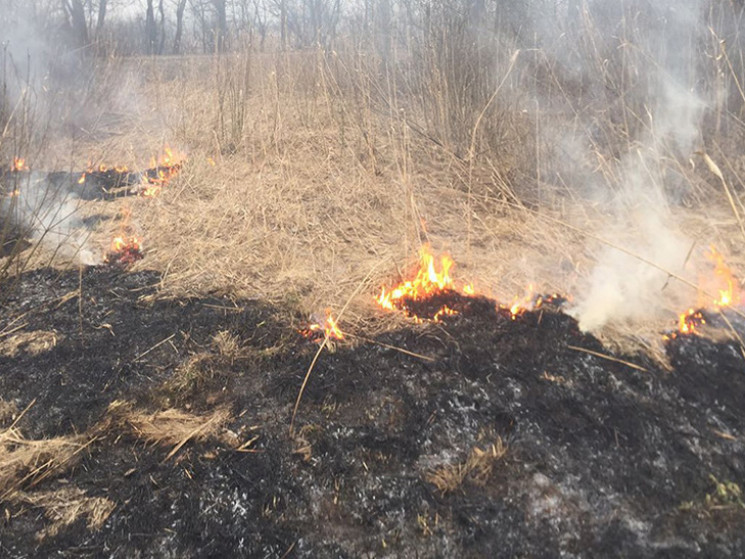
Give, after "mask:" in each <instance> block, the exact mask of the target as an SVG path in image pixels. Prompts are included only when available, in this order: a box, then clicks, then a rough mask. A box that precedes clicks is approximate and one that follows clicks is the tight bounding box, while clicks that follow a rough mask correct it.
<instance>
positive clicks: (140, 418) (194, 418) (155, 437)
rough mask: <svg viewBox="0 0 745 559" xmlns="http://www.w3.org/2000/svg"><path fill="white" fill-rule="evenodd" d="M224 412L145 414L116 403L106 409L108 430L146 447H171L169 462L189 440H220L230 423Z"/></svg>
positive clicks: (227, 414) (170, 410)
mask: <svg viewBox="0 0 745 559" xmlns="http://www.w3.org/2000/svg"><path fill="white" fill-rule="evenodd" d="M230 418H231V415H230V411H229V410H228V409H227V408H223V407H221V408H217V409H215V410H214V411H213V412H211V413H208V414H204V415H195V414H191V413H187V412H184V411H181V410H178V409H168V410H165V411H156V412H153V413H148V412H145V411H143V410H138V409H136V408H135V407H134V406H133V405H132V404H131V403H129V402H123V401H119V400H117V401H115V402H112V403H111V404H110V405H109V409H108V424H107V426H106V428H107V429H116V428H119V429H124V430H127V431H130V432H131V433H132V434H133V435H135V436H136V437H138V438H141V439H143V440H145V441H147V442H149V443H152V444H156V445H159V446H172V445H173V446H174V448H173V449H172V451H171V453H170V454H169V455H168V456H167V457H166V459H168V458H170V456H172V455H173V454H175V452H177V451H178V449H180V448H181V447H182V446H183V445H184V444H186V443H187V442H188V441H190V440H195V441H205V440H208V439H221V438H222V434H223V433H222V432H223V428H224V426H225V424H226V423H227V422H228V421H229V420H230Z"/></svg>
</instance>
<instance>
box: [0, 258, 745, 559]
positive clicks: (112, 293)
mask: <svg viewBox="0 0 745 559" xmlns="http://www.w3.org/2000/svg"><path fill="white" fill-rule="evenodd" d="M159 281H160V277H159V275H158V274H157V273H155V272H148V271H142V272H136V273H126V272H124V271H122V270H118V269H114V268H88V269H86V270H84V271H83V272H82V275H79V274H78V273H77V272H59V271H54V270H37V271H33V272H29V273H25V274H23V275H22V276H20V278H19V279H18V280H17V284H16V285H14V286H13V287H14V289H12V290H11V291H8V290H7V289H6V288H9V287H10V286H3V287H4V289H3V292H4V293H5V295H4V297H5V300H4V303H3V305H2V308H1V310H0V331H2V332H5V334H4V335H3V336H2V338H0V397H1V398H2V400H3V402H4V403H5V404H4V405H5V406H6V408H8V406H12V407H13V408H14V409H15V410H16V411H15V412H14V413H5V414H2V413H0V421H2V422H3V423H2V424H0V427H2V429H6V430H7V429H8V428H9V427H10V426H11V425H13V428H14V429H17V430H18V431H20V432H22V433H23V436H24V437H25V438H26V440H29V441H30V440H42V439H43V440H53V439H54V438H56V437H65V436H69V437H78V440H83V441H85V445H84V447H83V448H82V449H81V451H80V452H77V453H76V454H75V459H74V460H71V461H70V462H69V463H66V464H62V465H61V466H60V467H58V468H56V469H48V470H47V475H43V476H41V475H36V474H34V471H33V470H31V471H30V472H28V473H27V475H26V476H25V477H24V476H22V477H21V478H20V479H19V480H17V481H14V482H12V484H11V487H12V490H13V491H12V492H6V493H5V494H4V495H3V502H2V504H1V505H0V508H2V509H3V511H2V512H3V515H2V519H1V520H0V522H1V523H2V524H1V526H2V529H1V530H0V555H2V556H3V557H12V558H15V557H49V556H52V555H54V556H59V557H122V558H123V557H558V556H566V557H676V558H677V557H694V556H695V557H699V556H705V557H742V556H745V536H743V531H742V525H743V521H744V520H745V509H744V508H743V502H742V497H741V495H739V493H738V491H739V488H740V487H741V486H742V484H743V483H745V453H744V452H743V451H744V447H743V431H744V428H745V425H744V423H745V417H744V415H743V411H742V402H743V401H745V373H744V370H745V367H743V357H742V355H741V353H740V349H739V346H738V345H737V344H736V343H733V342H714V341H711V340H707V339H704V338H698V337H689V336H681V337H678V338H676V339H673V340H671V341H670V342H668V346H667V351H668V354H669V357H670V361H671V363H672V370H669V371H667V370H662V369H660V368H659V367H657V366H656V365H655V364H654V363H652V362H650V361H649V360H647V359H646V358H645V357H643V356H616V357H621V358H622V359H624V360H627V361H630V362H634V363H636V364H637V365H638V366H640V367H643V368H644V369H646V371H641V370H637V369H634V368H632V367H629V366H628V365H626V364H622V363H617V362H613V361H609V360H607V359H604V358H601V357H598V356H594V355H591V354H588V353H587V352H585V351H581V350H579V349H577V348H582V349H585V350H590V351H595V352H599V353H603V354H606V355H610V352H609V350H607V349H605V348H603V347H602V345H601V344H600V343H599V342H598V341H597V340H596V339H595V338H593V337H591V336H588V335H584V334H582V333H581V332H580V331H579V330H578V328H577V324H576V322H575V321H574V319H572V318H570V317H568V316H566V315H565V314H563V313H561V312H560V311H558V310H555V309H551V308H545V309H542V310H540V311H536V312H527V313H525V314H523V315H520V316H518V317H517V319H515V320H512V319H511V318H510V316H509V313H502V312H498V311H497V310H495V307H494V304H493V303H492V302H489V301H487V300H476V302H475V303H473V304H471V305H470V306H469V309H468V312H467V313H464V314H463V315H460V316H456V317H449V318H447V320H446V321H445V322H443V323H440V324H427V325H414V324H412V325H411V327H407V328H403V329H401V330H398V331H393V332H388V333H385V334H382V335H379V336H377V337H376V338H375V339H374V340H373V341H370V342H362V341H360V340H359V339H357V341H353V342H339V343H336V344H335V345H334V347H333V348H332V349H333V351H331V352H329V351H324V352H323V353H322V354H321V356H320V358H319V360H318V362H317V364H316V366H315V368H314V370H313V372H312V375H311V378H310V381H309V384H308V387H307V389H306V391H305V395H304V398H303V401H302V404H301V407H300V411H299V414H298V416H297V420H296V425H295V430H294V433H293V434H290V433H289V431H288V426H289V421H290V416H291V412H292V407H293V404H294V400H295V397H296V395H297V392H298V389H299V387H300V385H301V383H302V380H303V376H304V375H305V372H306V371H307V369H308V366H309V365H310V362H311V361H312V359H313V356H314V354H315V352H316V350H317V347H318V346H317V345H316V344H314V343H312V342H309V341H307V340H305V339H304V338H303V337H302V336H301V335H299V334H298V332H297V330H298V328H299V327H301V326H302V320H301V317H300V316H299V315H298V314H297V313H296V312H294V311H293V310H292V309H288V308H279V307H273V306H269V305H267V304H264V303H262V302H259V301H235V300H231V299H228V298H224V297H218V296H214V297H206V298H200V299H186V300H163V299H162V298H160V297H156V296H155V295H156V294H157V286H158V283H159ZM21 326H22V327H21ZM361 334H364V333H361ZM382 344H387V345H389V346H396V347H399V348H405V349H406V350H408V351H410V352H414V353H416V354H420V355H421V356H426V357H428V358H429V359H422V358H418V357H414V356H411V355H406V354H404V353H401V352H399V351H396V350H394V349H389V348H386V347H384V346H383V345H382ZM32 402H33V405H30V407H29V404H31V403H32ZM123 402H126V405H124V404H122V403H123ZM117 406H118V407H117ZM122 407H124V408H126V409H128V410H130V411H131V410H139V411H140V412H141V413H142V414H145V415H148V414H150V415H149V416H148V417H156V416H157V414H159V413H161V414H162V413H166V412H168V410H171V411H173V410H177V411H178V413H180V414H182V415H181V416H179V417H182V416H183V417H193V418H197V419H199V418H207V417H215V416H211V415H210V414H213V413H214V412H215V410H225V415H224V416H223V420H221V423H220V430H219V431H215V432H214V436H210V437H206V436H205V437H200V436H198V434H199V433H197V432H194V433H187V435H186V436H182V437H176V438H175V439H174V440H171V442H170V443H169V444H157V443H155V442H153V441H154V440H156V439H157V437H156V436H154V435H153V434H152V433H151V434H150V435H148V434H147V433H145V432H144V431H142V429H140V430H138V429H137V428H133V427H132V426H133V425H136V422H135V421H134V420H132V419H130V420H129V423H127V421H118V422H117V421H112V420H111V416H112V414H114V415H115V412H114V411H112V410H114V409H122ZM26 408H27V411H26V413H25V414H23V415H22V417H21V418H20V420H18V419H17V418H18V415H19V413H20V411H22V410H24V409H26ZM14 417H15V418H16V419H13V418H14ZM14 422H15V424H14ZM127 425H128V427H127ZM198 425H201V427H197V429H195V431H200V430H201V429H202V428H203V427H204V429H206V427H205V425H206V423H205V422H203V423H201V424H199V423H198ZM213 426H214V424H213ZM2 429H0V432H2ZM202 432H206V431H202ZM179 441H180V442H179ZM19 444H20V443H19ZM7 448H11V449H12V448H13V446H12V445H10V446H9V447H7ZM37 466H38V467H43V464H38V465H37ZM21 473H24V472H21ZM65 491H67V492H68V493H69V492H70V491H74V494H75V495H78V496H84V497H85V498H87V499H98V498H100V499H104V500H105V501H106V502H107V503H109V504H110V506H109V508H107V509H106V512H105V514H102V515H101V516H100V518H99V520H100V521H99V522H93V521H92V520H91V517H90V516H91V515H88V516H86V515H85V514H82V513H81V514H79V515H78V516H75V515H72V516H70V517H69V518H67V520H63V521H61V520H60V517H61V516H62V515H61V513H60V509H64V507H65V505H64V503H59V504H57V505H56V508H55V506H54V505H53V504H52V505H50V504H49V503H47V504H44V501H43V499H41V498H37V497H40V496H45V495H47V496H48V495H51V494H61V495H64V494H65V493H64V492H65ZM55 492H56V493H55ZM19 495H22V496H23V497H19Z"/></svg>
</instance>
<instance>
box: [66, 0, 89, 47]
mask: <svg viewBox="0 0 745 559" xmlns="http://www.w3.org/2000/svg"><path fill="white" fill-rule="evenodd" d="M62 9H63V11H64V14H65V16H66V18H67V20H68V24H69V26H70V29H72V34H73V37H74V40H75V42H76V43H77V44H78V46H80V47H83V46H85V45H87V44H88V43H89V39H88V23H87V22H86V19H85V7H84V6H83V2H82V0H62Z"/></svg>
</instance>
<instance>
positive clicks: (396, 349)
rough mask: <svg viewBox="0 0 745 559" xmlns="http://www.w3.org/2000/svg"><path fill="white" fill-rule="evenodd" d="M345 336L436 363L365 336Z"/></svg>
mask: <svg viewBox="0 0 745 559" xmlns="http://www.w3.org/2000/svg"><path fill="white" fill-rule="evenodd" d="M345 335H346V336H349V337H351V338H357V339H358V340H362V341H363V342H367V343H369V344H375V345H379V346H380V347H384V348H386V349H392V350H394V351H398V352H401V353H403V354H405V355H410V356H411V357H416V358H417V359H422V360H424V361H429V362H430V363H434V362H436V361H437V359H435V358H434V357H429V356H427V355H422V354H421V353H414V352H413V351H409V350H408V349H404V348H402V347H396V346H394V345H390V344H386V343H383V342H379V341H378V340H373V339H371V338H366V337H365V336H360V335H359V334H348V333H346V334H345Z"/></svg>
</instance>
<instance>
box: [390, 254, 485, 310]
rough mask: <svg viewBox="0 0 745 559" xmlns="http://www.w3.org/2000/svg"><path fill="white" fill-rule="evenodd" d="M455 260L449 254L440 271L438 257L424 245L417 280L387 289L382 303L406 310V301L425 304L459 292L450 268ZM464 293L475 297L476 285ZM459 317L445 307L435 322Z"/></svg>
mask: <svg viewBox="0 0 745 559" xmlns="http://www.w3.org/2000/svg"><path fill="white" fill-rule="evenodd" d="M452 267H453V260H452V259H451V258H450V256H448V255H447V254H445V255H443V256H441V257H440V265H439V270H438V267H437V266H435V257H434V256H433V255H432V252H431V251H430V248H429V246H428V245H423V246H422V248H421V249H420V250H419V270H418V271H417V274H416V277H415V278H414V279H413V280H411V281H405V282H402V283H401V284H399V285H398V286H396V287H394V288H392V289H386V288H385V287H383V288H382V289H381V291H380V295H378V297H376V301H377V302H378V304H379V305H380V306H381V307H383V308H384V309H387V310H391V311H392V310H405V308H406V300H407V299H408V300H414V301H422V300H424V299H427V298H429V297H432V296H434V295H438V294H441V293H445V292H448V291H451V292H453V291H456V287H455V284H454V282H453V280H452V278H451V277H450V269H451V268H452ZM463 293H464V294H466V295H473V286H466V287H465V288H463ZM453 314H456V311H455V310H453V309H450V308H448V307H447V306H443V307H441V308H440V309H439V310H438V311H437V312H435V313H434V315H433V318H432V319H433V320H439V319H440V318H441V317H442V316H446V315H453Z"/></svg>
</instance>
